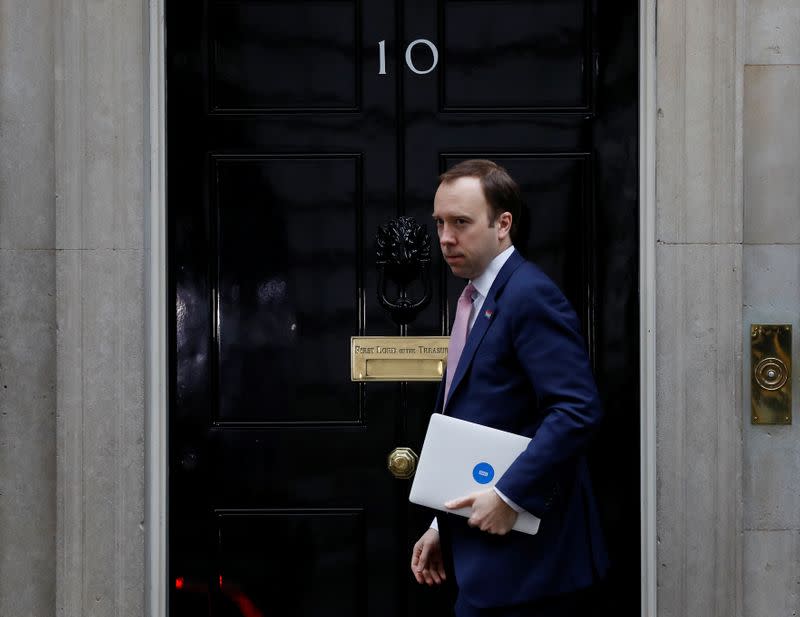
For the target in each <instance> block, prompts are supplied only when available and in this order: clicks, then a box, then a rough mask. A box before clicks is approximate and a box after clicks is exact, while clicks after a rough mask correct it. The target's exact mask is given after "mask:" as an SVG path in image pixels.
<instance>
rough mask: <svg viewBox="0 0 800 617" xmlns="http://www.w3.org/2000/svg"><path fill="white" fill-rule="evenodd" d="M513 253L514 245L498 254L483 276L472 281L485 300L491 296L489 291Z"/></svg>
mask: <svg viewBox="0 0 800 617" xmlns="http://www.w3.org/2000/svg"><path fill="white" fill-rule="evenodd" d="M513 252H514V245H513V244H512V245H511V246H509V247H508V248H507V249H506V250H504V251H503V252H501V253H498V254H497V255H496V256H495V258H494V259H492V261H490V262H489V265H488V266H486V270H484V271H483V274H481V275H480V276H479V277H477V278H475V279H474V280H472V281H470V282H471V283H472V284H473V285H474V286H475V290H476V291H477V292H478V293H479V294H481V295H482V296H483V297H484V298H485V297H486V296H488V295H489V290H490V289H491V288H492V284H493V283H494V279H496V278H497V274H498V273H499V272H500V269H501V268H502V267H503V266H504V265H505V263H506V261H508V258H509V257H511V253H513Z"/></svg>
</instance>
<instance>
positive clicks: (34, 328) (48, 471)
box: [0, 249, 56, 615]
mask: <svg viewBox="0 0 800 617" xmlns="http://www.w3.org/2000/svg"><path fill="white" fill-rule="evenodd" d="M54 292H55V256H54V254H53V251H52V250H50V251H45V250H25V251H22V250H10V249H0V475H2V489H0V547H2V549H1V550H0V573H2V576H0V615H51V614H53V606H54V603H55V590H56V565H55V552H56V540H55V534H56V499H55V483H56V454H55V451H56V447H55V446H56V417H55V413H56V393H55V387H56V363H55V349H56V332H55V312H56V306H55V293H54Z"/></svg>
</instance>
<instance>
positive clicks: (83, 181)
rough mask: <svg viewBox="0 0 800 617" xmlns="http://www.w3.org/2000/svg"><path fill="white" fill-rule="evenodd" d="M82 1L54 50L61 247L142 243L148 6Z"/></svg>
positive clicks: (65, 17) (70, 15) (131, 246)
mask: <svg viewBox="0 0 800 617" xmlns="http://www.w3.org/2000/svg"><path fill="white" fill-rule="evenodd" d="M76 4H78V5H81V4H86V5H87V6H86V7H84V8H83V9H82V10H76V11H64V14H63V15H62V17H63V26H62V28H61V30H60V32H59V35H60V39H59V45H57V49H56V52H57V53H56V75H57V79H56V83H57V86H58V88H57V93H56V94H57V96H56V100H57V105H58V107H57V109H56V156H57V161H58V166H57V174H58V176H57V187H58V194H59V199H58V208H57V216H58V222H57V239H56V242H57V247H58V248H67V249H76V248H89V249H106V248H108V249H111V248H119V249H138V248H142V247H143V246H144V199H145V188H146V186H145V182H144V179H145V169H144V161H145V159H144V135H145V131H146V126H145V118H146V113H145V112H146V110H145V103H146V99H145V96H144V95H145V92H146V85H147V84H146V81H145V78H146V71H145V70H144V65H145V61H146V57H147V56H146V49H147V36H146V33H145V32H144V20H143V18H142V15H143V11H144V9H143V7H142V3H141V2H106V3H102V2H101V3H97V2H95V3H88V2H86V3H84V2H78V3H76ZM81 16H83V17H84V18H85V21H82V20H81ZM59 76H60V77H59Z"/></svg>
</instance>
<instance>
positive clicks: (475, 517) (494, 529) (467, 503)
mask: <svg viewBox="0 0 800 617" xmlns="http://www.w3.org/2000/svg"><path fill="white" fill-rule="evenodd" d="M444 505H445V507H446V508H449V509H450V510H458V509H459V508H466V507H472V514H471V515H470V517H469V520H468V521H467V523H468V524H469V526H470V527H478V528H479V529H480V530H481V531H485V532H487V533H492V534H497V535H500V536H502V535H505V534H507V533H508V532H509V531H511V528H512V527H514V523H516V522H517V516H518V515H517V513H516V512H515V511H514V508H512V507H511V506H509V505H508V504H507V503H506V502H505V501H503V500H502V499H500V496H499V495H498V494H497V493H496V492H495V491H494V489H489V490H487V491H480V492H478V493H472V494H471V495H467V496H466V497H459V498H458V499H453V500H451V501H448V502H446V503H445V504H444Z"/></svg>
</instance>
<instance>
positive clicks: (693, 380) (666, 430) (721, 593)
mask: <svg viewBox="0 0 800 617" xmlns="http://www.w3.org/2000/svg"><path fill="white" fill-rule="evenodd" d="M656 285H657V288H658V293H657V303H656V314H657V316H658V320H657V331H656V401H657V408H656V416H657V428H656V436H657V447H656V451H657V470H658V472H657V474H658V484H657V526H658V537H659V542H658V554H657V559H658V606H659V615H660V616H661V617H665V616H672V615H675V616H681V617H695V616H696V617H706V616H708V615H715V616H717V615H718V616H720V617H721V616H723V615H736V614H738V606H739V604H738V602H739V597H740V596H739V593H740V592H739V590H738V584H739V580H740V579H739V578H738V573H739V567H740V565H739V564H740V561H739V555H740V552H739V551H740V542H741V536H740V533H739V528H740V524H741V510H740V494H741V460H740V441H741V419H740V418H741V416H740V411H739V410H740V407H741V406H740V400H741V399H740V393H741V389H740V385H739V384H740V374H739V369H738V367H739V366H741V342H740V340H739V332H740V331H741V247H740V246H739V245H735V244H734V245H661V246H658V247H657V251H656Z"/></svg>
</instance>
